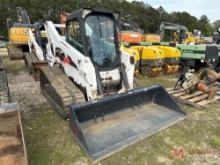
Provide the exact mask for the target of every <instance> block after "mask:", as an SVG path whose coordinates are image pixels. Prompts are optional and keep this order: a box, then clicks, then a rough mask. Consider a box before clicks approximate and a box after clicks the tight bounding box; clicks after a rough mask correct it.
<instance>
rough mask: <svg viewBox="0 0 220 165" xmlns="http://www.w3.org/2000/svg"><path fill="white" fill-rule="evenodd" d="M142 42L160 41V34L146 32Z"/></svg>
mask: <svg viewBox="0 0 220 165" xmlns="http://www.w3.org/2000/svg"><path fill="white" fill-rule="evenodd" d="M142 42H160V35H158V34H144V35H142Z"/></svg>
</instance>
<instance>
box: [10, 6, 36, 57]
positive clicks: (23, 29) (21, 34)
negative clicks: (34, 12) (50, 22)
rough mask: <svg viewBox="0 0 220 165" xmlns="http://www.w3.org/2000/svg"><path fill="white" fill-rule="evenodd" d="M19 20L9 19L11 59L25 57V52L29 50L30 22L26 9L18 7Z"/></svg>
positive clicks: (31, 26)
mask: <svg viewBox="0 0 220 165" xmlns="http://www.w3.org/2000/svg"><path fill="white" fill-rule="evenodd" d="M16 11H17V20H16V21H14V20H12V19H7V28H8V38H9V45H8V47H7V49H8V55H9V57H10V59H11V60H16V59H23V57H24V53H25V52H29V47H28V40H29V29H32V28H33V25H31V24H30V20H29V16H28V14H27V12H26V10H25V9H23V8H21V7H17V8H16Z"/></svg>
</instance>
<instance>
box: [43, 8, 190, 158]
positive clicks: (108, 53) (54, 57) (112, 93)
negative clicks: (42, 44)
mask: <svg viewBox="0 0 220 165" xmlns="http://www.w3.org/2000/svg"><path fill="white" fill-rule="evenodd" d="M119 17H120V14H119V13H117V12H112V11H107V10H98V9H90V8H84V9H80V10H77V11H75V12H73V13H71V14H69V15H68V17H67V19H66V27H65V28H66V29H65V31H66V34H65V36H61V35H60V34H59V33H58V31H57V30H56V27H55V25H54V24H53V23H52V22H51V21H46V22H45V30H46V33H47V37H48V39H47V40H48V43H47V46H46V48H47V51H46V55H47V60H48V64H49V67H43V68H42V69H41V74H40V85H41V90H42V93H43V94H44V95H45V96H46V98H47V99H48V101H49V102H50V103H51V105H52V106H53V108H54V109H55V110H56V111H57V112H58V114H59V115H60V116H61V117H63V118H64V119H67V118H69V123H70V129H71V130H72V132H73V135H74V137H75V139H76V140H77V141H78V143H79V144H80V145H81V147H82V148H83V149H84V150H85V152H86V153H87V154H88V155H89V156H90V157H91V159H92V160H94V161H98V160H101V159H103V158H106V157H107V156H110V155H112V154H113V153H116V152H118V151H120V150H122V149H124V148H126V147H127V146H129V145H131V144H134V143H136V142H138V141H139V140H142V139H144V138H146V137H148V136H150V135H152V134H154V133H156V132H158V131H160V130H161V129H163V128H166V127H168V126H170V125H172V124H174V123H176V122H179V121H180V120H182V119H184V118H185V116H186V114H185V113H184V112H183V111H182V110H181V108H180V107H179V106H178V105H177V104H176V102H175V101H174V100H173V99H172V98H171V97H170V95H169V94H168V93H167V92H166V90H165V89H164V88H163V87H162V86H159V85H156V86H152V87H148V88H138V89H133V79H134V69H135V59H134V56H132V55H128V53H127V52H126V51H124V50H121V51H119V50H120V48H119V40H118V31H117V26H118V20H119Z"/></svg>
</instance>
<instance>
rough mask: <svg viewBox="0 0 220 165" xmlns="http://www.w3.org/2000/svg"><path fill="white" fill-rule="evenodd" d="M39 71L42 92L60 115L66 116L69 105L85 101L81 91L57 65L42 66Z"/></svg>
mask: <svg viewBox="0 0 220 165" xmlns="http://www.w3.org/2000/svg"><path fill="white" fill-rule="evenodd" d="M41 71H42V73H43V75H44V76H43V77H42V76H41V80H40V81H41V89H42V92H43V94H44V95H45V96H46V98H47V99H48V100H49V102H50V103H51V104H52V106H53V107H54V108H55V109H56V111H57V112H58V114H59V115H60V116H61V117H63V118H68V114H69V106H70V105H72V104H76V103H80V102H85V97H84V95H83V93H82V92H81V91H80V90H79V88H78V87H77V86H76V85H75V84H74V83H73V82H72V81H70V79H69V78H68V77H67V76H65V74H64V73H63V72H62V71H61V70H60V69H59V68H58V67H52V68H50V67H43V68H42V69H41ZM42 78H43V80H42Z"/></svg>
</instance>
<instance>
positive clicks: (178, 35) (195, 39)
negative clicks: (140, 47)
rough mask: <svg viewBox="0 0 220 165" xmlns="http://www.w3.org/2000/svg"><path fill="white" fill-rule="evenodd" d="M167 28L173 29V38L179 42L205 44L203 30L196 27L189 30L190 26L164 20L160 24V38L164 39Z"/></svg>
mask: <svg viewBox="0 0 220 165" xmlns="http://www.w3.org/2000/svg"><path fill="white" fill-rule="evenodd" d="M165 30H169V31H173V32H174V33H173V36H171V40H172V41H173V42H175V43H179V44H193V45H194V44H205V43H206V41H205V39H204V38H202V37H201V31H199V30H197V29H195V30H194V31H193V32H189V30H188V28H187V27H186V26H184V25H179V24H174V23H169V22H162V23H161V25H160V38H161V40H164V38H165Z"/></svg>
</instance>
